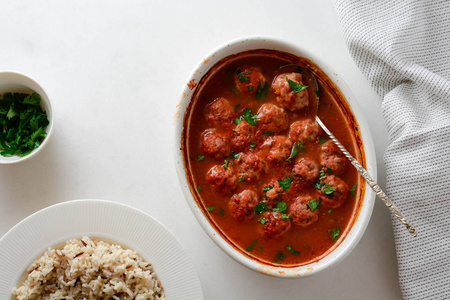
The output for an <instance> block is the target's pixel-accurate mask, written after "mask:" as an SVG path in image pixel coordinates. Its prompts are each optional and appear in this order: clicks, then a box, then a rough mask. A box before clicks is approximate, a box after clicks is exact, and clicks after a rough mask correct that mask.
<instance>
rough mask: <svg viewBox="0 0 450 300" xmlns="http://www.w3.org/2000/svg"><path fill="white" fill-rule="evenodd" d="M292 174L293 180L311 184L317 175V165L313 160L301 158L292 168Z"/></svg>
mask: <svg viewBox="0 0 450 300" xmlns="http://www.w3.org/2000/svg"><path fill="white" fill-rule="evenodd" d="M292 175H293V180H294V181H298V182H299V183H303V184H313V183H314V182H315V181H316V179H317V177H319V167H318V166H317V164H316V163H315V162H314V161H313V160H311V159H309V158H302V159H300V160H298V161H297V162H296V163H295V165H294V168H292Z"/></svg>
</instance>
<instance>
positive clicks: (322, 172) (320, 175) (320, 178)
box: [319, 169, 325, 180]
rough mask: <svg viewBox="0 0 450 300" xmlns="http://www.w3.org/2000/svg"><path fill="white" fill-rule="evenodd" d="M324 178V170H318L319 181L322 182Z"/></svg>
mask: <svg viewBox="0 0 450 300" xmlns="http://www.w3.org/2000/svg"><path fill="white" fill-rule="evenodd" d="M324 178H325V170H324V169H320V171H319V180H322V179H324Z"/></svg>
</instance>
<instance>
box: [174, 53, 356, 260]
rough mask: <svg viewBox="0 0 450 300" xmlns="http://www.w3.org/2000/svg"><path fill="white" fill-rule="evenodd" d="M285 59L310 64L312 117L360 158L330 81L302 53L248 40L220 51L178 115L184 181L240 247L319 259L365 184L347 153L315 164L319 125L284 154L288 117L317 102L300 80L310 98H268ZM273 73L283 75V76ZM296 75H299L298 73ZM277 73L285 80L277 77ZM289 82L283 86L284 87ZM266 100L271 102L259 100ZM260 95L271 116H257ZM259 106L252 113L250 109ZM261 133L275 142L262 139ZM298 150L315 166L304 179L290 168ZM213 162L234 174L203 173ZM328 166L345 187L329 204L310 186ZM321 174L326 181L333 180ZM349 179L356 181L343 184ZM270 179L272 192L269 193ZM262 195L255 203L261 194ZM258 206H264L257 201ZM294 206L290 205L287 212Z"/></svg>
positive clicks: (263, 254) (321, 139)
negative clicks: (246, 46)
mask: <svg viewBox="0 0 450 300" xmlns="http://www.w3.org/2000/svg"><path fill="white" fill-rule="evenodd" d="M291 63H296V64H302V65H304V66H305V65H306V66H307V67H308V68H311V69H312V70H313V72H314V73H315V75H316V77H317V78H318V79H319V80H318V81H319V95H320V104H319V108H318V115H319V117H320V118H321V120H322V121H323V122H324V123H325V124H326V125H327V127H329V129H330V130H331V131H332V132H333V133H334V135H335V136H336V137H337V138H338V139H339V140H340V142H341V143H342V144H343V145H344V146H345V147H346V148H347V150H349V151H350V153H351V154H352V155H353V156H354V157H356V158H358V159H359V160H360V161H361V160H362V158H363V150H362V145H361V143H360V139H359V136H358V131H357V125H356V124H355V122H354V121H353V120H354V119H353V117H352V115H351V113H350V110H349V109H348V106H347V105H346V104H345V100H344V98H343V96H342V95H341V94H340V92H339V90H338V89H337V87H336V86H334V85H333V84H332V83H331V80H330V79H329V78H328V77H327V75H325V74H324V73H323V72H322V71H321V70H319V69H317V68H316V67H315V66H314V65H313V64H312V63H311V62H310V61H308V60H306V59H302V58H297V57H293V56H290V55H287V54H284V53H280V52H275V51H269V50H253V51H249V52H245V53H241V54H238V55H236V56H232V57H228V58H226V59H224V60H222V61H220V62H219V63H217V64H216V65H215V67H213V68H212V69H211V70H210V72H209V73H207V74H206V75H205V76H204V77H203V78H202V80H201V81H200V82H199V85H198V88H197V90H196V92H195V93H194V95H193V97H192V101H191V105H190V107H189V109H188V112H187V114H186V117H185V132H184V140H183V148H184V149H183V151H184V154H185V159H186V165H187V166H188V168H187V174H188V176H189V178H190V184H191V191H192V193H193V194H194V198H195V199H196V201H197V202H198V204H199V207H201V208H202V209H203V211H204V214H205V215H206V216H207V218H208V219H209V221H210V222H211V224H212V225H213V226H214V227H215V228H216V229H217V230H218V232H219V233H220V234H221V235H222V236H223V237H224V238H225V239H226V240H227V241H228V242H229V243H230V244H231V245H233V246H234V247H235V248H237V249H238V250H240V251H241V252H242V253H244V254H245V255H247V256H249V257H251V258H254V259H257V260H259V261H261V262H262V263H265V264H270V265H283V266H287V267H293V266H299V265H303V264H306V263H309V262H312V261H315V260H317V259H320V258H321V257H323V256H324V255H326V254H327V253H328V252H329V251H330V250H332V249H333V248H334V247H336V246H337V245H338V244H339V243H340V242H341V241H342V239H343V238H344V237H345V235H346V234H347V233H348V231H349V229H350V227H351V225H352V224H353V222H354V220H355V218H356V216H357V214H358V213H359V208H360V200H359V199H362V197H363V194H364V189H363V184H362V181H361V179H360V177H359V175H358V174H357V172H356V170H355V169H354V168H353V167H352V166H351V165H350V163H348V164H347V165H346V167H345V168H344V169H343V171H339V170H338V172H335V171H334V170H332V169H331V168H327V167H326V166H324V165H323V159H322V156H323V155H324V154H323V153H324V143H325V142H326V141H328V140H329V138H328V136H327V135H326V134H325V133H324V132H323V131H322V130H321V129H319V130H318V133H317V134H315V135H314V136H309V135H308V136H307V137H306V138H305V137H303V139H302V140H301V142H300V141H299V140H297V142H298V143H299V144H297V146H299V147H298V148H299V150H298V152H297V154H296V155H295V156H294V157H293V158H291V159H290V160H288V161H287V160H286V159H287V158H288V157H287V156H291V154H292V148H293V147H294V144H295V143H296V141H295V140H294V139H293V138H292V136H293V132H291V131H290V127H291V125H292V124H293V123H294V122H296V121H302V120H313V117H314V115H315V112H316V101H315V99H316V97H315V94H314V93H315V91H313V90H311V87H308V88H307V91H308V92H309V96H307V97H306V98H308V99H309V105H307V106H306V107H302V108H300V109H295V108H293V109H292V110H291V109H290V108H291V107H295V105H297V104H294V106H289V105H291V104H292V103H291V104H289V100H287V102H286V101H284V100H279V99H277V96H278V95H277V94H276V90H275V89H274V87H273V86H272V82H273V81H274V76H275V74H277V71H278V69H279V68H280V67H282V66H284V65H287V64H291ZM258 72H259V73H258ZM261 75H262V76H261ZM283 77H284V76H283ZM292 78H294V79H295V77H292ZM281 79H282V80H286V82H287V79H285V78H281ZM303 80H304V81H305V82H304V85H307V84H308V82H307V81H306V78H304V79H303ZM265 83H267V86H265ZM282 83H283V84H285V82H284V81H283V82H282ZM249 86H250V88H249ZM264 88H265V89H266V90H265V91H264ZM288 91H289V92H291V91H290V90H289V88H288ZM278 93H280V91H278ZM258 95H259V96H258ZM255 98H259V99H255ZM217 99H222V100H219V101H217ZM214 101H217V102H214ZM283 101H284V102H283ZM211 103H214V105H212V104H211ZM269 104H270V105H272V106H267V105H269ZM263 105H265V106H264V107H266V108H267V107H269V108H270V110H271V112H274V111H277V112H282V113H281V114H280V115H275V117H276V118H272V119H271V118H270V116H271V115H268V116H269V118H267V119H264V117H265V116H266V115H265V114H264V113H263V112H262V111H263V109H261V107H262V106H263ZM230 109H231V110H230ZM246 109H249V110H250V112H251V114H249V115H250V119H251V118H252V117H253V121H255V124H254V125H251V124H249V122H248V121H247V119H245V118H241V116H242V115H245V114H246ZM260 109H261V110H260ZM267 111H268V110H267ZM247 112H248V110H247ZM258 112H260V114H258V115H257V113H258ZM258 118H259V119H258ZM285 118H286V120H287V123H286V122H285ZM267 120H269V121H267ZM249 121H250V123H251V122H252V120H249ZM266 121H267V122H266ZM242 122H244V123H243V124H241V123H242ZM239 124H240V125H239ZM286 124H287V125H286ZM239 126H241V127H243V128H244V127H245V128H247V129H249V131H248V132H251V134H249V135H248V136H247V135H246V134H244V135H243V136H242V137H243V139H244V140H245V139H246V138H248V141H246V142H247V143H245V142H242V140H241V139H240V138H241V136H238V138H237V135H238V133H237V131H239V130H240V129H242V128H240V129H238V127H239ZM271 129H275V130H271ZM272 131H273V132H272ZM244 132H246V131H244ZM268 139H271V141H274V142H273V143H271V142H268ZM276 147H279V148H276ZM271 151H272V152H271ZM335 158H336V157H334V156H332V157H331V160H332V161H335V160H334V159H335ZM337 158H339V157H337ZM300 160H303V162H304V161H305V160H308V161H311V162H312V164H313V165H314V164H315V165H316V166H317V170H318V171H319V175H317V173H315V174H316V176H313V175H311V176H312V177H313V178H307V179H305V178H306V177H305V176H303V177H302V175H301V174H302V173H301V171H300V173H298V172H297V171H296V170H298V169H299V168H295V167H294V166H297V164H298V166H302V163H300V162H299V161H300ZM338 160H339V159H338ZM242 164H244V166H243V165H242ZM245 164H247V165H245ZM363 164H364V162H363ZM212 168H216V169H215V170H217V172H220V174H228V175H229V174H233V176H234V177H233V176H230V177H229V178H228V177H227V180H226V181H225V183H224V180H223V177H220V176H218V177H217V176H216V177H214V178H213V179H214V180H212V179H211V176H210V175H208V172H211V171H210V170H211V169H212ZM300 169H302V168H301V167H300ZM227 172H228V173H227ZM296 172H297V173H296ZM215 174H216V173H215ZM298 174H300V175H298ZM311 174H314V172H312V173H311ZM333 176H334V178H336V177H337V178H338V179H336V180H341V181H342V182H344V185H346V186H347V189H348V190H350V192H348V193H344V194H346V196H345V197H344V198H343V199H344V200H343V202H342V204H340V205H339V204H337V205H336V206H337V207H331V206H329V205H328V206H327V205H325V203H327V201H324V200H323V198H324V197H326V194H324V193H322V194H321V193H319V189H324V188H325V187H327V185H328V184H325V183H323V184H322V186H321V185H320V184H321V182H325V181H327V180H328V179H330V178H332V177H333ZM288 178H291V182H290V184H288V187H287V189H286V190H284V189H283V188H282V187H281V185H283V184H282V183H280V181H289V180H287V179H288ZM325 178H327V179H325ZM327 182H329V183H330V185H332V184H331V182H332V181H330V180H328V181H327ZM355 185H356V186H355ZM354 186H355V187H356V189H355V190H354V192H353V193H352V191H351V188H352V187H354ZM270 187H272V189H270ZM275 187H276V188H278V190H279V191H280V193H279V194H277V193H274V191H275V190H273V189H274V188H275ZM285 187H286V186H285ZM335 187H336V186H335ZM318 188H319V189H318ZM270 190H272V192H271V194H269V195H272V194H276V195H280V196H279V197H278V196H277V197H276V199H275V200H273V199H268V196H267V195H268V193H269V191H270ZM244 191H245V192H244ZM333 194H335V195H337V194H338V192H337V191H336V189H335V191H334V192H332V193H331V196H330V197H332V196H333ZM302 199H303V200H302ZM317 199H318V200H319V205H318V207H317V208H314V205H312V206H309V205H306V207H305V205H304V204H305V203H306V202H308V203H309V204H314V203H310V201H309V200H315V201H316V202H317ZM269 200H271V201H269ZM301 201H303V204H301ZM333 201H334V200H333V199H332V200H331V202H330V201H328V203H333V204H332V206H333V205H335V204H334V203H335V202H333ZM231 202H233V203H231ZM262 202H264V205H263V204H260V203H262ZM313 202H314V201H313ZM294 203H296V204H295V205H294ZM258 204H259V206H258ZM261 207H263V208H264V209H263V210H262V211H260V210H258V208H261ZM311 207H312V208H311ZM297 208H298V209H299V211H298V212H297V213H296V212H294V211H296V209H297ZM274 211H275V212H274ZM274 216H275V217H279V218H280V219H277V220H276V222H275V223H268V222H273V220H272V218H273V217H274ZM299 220H301V222H300V223H302V222H306V223H308V222H311V223H310V224H307V225H304V226H303V225H299ZM294 222H297V224H296V223H294Z"/></svg>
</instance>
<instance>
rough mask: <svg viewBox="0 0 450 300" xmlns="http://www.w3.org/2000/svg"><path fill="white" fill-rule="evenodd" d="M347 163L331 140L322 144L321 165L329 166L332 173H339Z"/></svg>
mask: <svg viewBox="0 0 450 300" xmlns="http://www.w3.org/2000/svg"><path fill="white" fill-rule="evenodd" d="M347 163H348V161H347V158H346V157H345V156H344V154H343V153H342V152H341V150H339V148H338V147H337V146H336V144H335V143H334V142H333V141H331V140H329V141H327V142H326V143H324V144H323V145H322V157H321V164H322V166H323V167H325V168H330V169H331V170H332V171H333V173H334V174H341V173H342V172H343V171H344V170H345V169H346V167H347Z"/></svg>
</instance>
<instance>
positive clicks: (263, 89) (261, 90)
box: [255, 82, 269, 100]
mask: <svg viewBox="0 0 450 300" xmlns="http://www.w3.org/2000/svg"><path fill="white" fill-rule="evenodd" d="M268 91H269V85H268V84H267V82H266V83H265V84H264V86H261V82H259V83H258V88H257V89H256V95H255V99H256V100H259V99H261V98H265V97H266V96H267V92H268Z"/></svg>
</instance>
